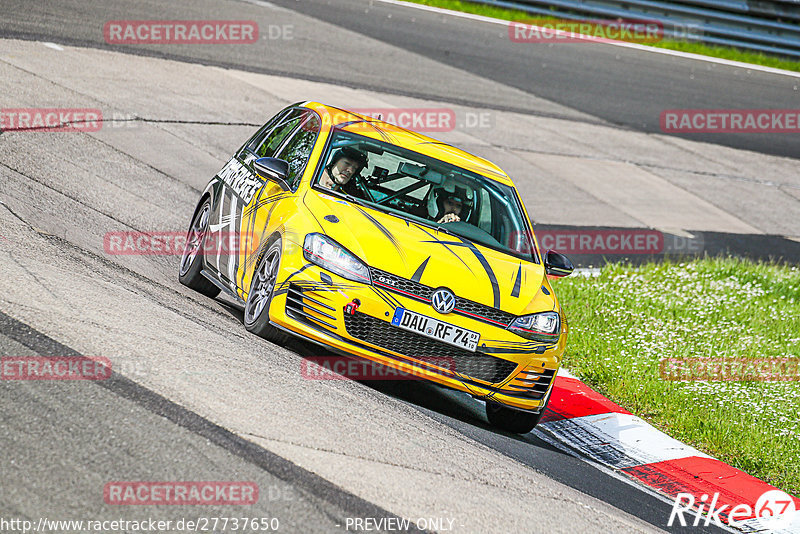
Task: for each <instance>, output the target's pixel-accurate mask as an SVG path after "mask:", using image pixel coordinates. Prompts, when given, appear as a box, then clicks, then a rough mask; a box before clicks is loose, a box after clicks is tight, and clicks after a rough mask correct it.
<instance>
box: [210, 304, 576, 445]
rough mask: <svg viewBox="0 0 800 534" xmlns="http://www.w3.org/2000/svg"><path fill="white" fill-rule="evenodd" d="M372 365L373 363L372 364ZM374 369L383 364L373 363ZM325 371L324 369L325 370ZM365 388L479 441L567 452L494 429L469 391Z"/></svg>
mask: <svg viewBox="0 0 800 534" xmlns="http://www.w3.org/2000/svg"><path fill="white" fill-rule="evenodd" d="M217 303H219V304H220V305H221V306H222V307H223V308H224V309H225V310H226V311H227V312H228V313H230V314H231V316H233V317H234V318H235V319H236V320H237V321H239V322H240V323H242V326H243V327H244V317H243V311H242V310H241V308H240V307H238V306H236V305H234V304H232V303H230V302H228V301H227V300H226V299H223V298H218V299H217ZM283 348H285V349H287V350H289V351H291V352H294V353H295V354H297V355H298V356H300V357H301V358H303V359H305V360H306V361H307V362H309V363H311V362H314V361H318V359H319V358H326V357H330V358H338V357H341V356H342V355H341V354H338V353H336V352H334V351H331V350H328V349H326V348H324V347H322V346H320V345H317V344H315V343H312V342H310V341H306V340H303V339H300V338H297V337H292V338H290V339H289V340H288V341H287V342H286V343H285V344H284V345H283ZM348 358H352V359H353V360H354V361H364V360H362V359H360V358H358V357H355V356H348ZM371 365H372V364H371ZM374 366H376V367H375V368H378V367H383V366H381V365H380V364H377V363H375V364H374ZM326 371H327V369H326ZM330 372H331V373H335V374H336V375H338V376H341V379H342V380H353V379H352V378H350V377H347V376H344V375H342V374H341V373H336V372H335V371H334V370H331V371H330ZM374 375H375V376H389V377H392V376H397V372H396V371H394V370H390V369H389V368H386V372H385V373H381V372H380V371H379V370H378V371H375V372H374ZM355 381H357V382H359V383H361V384H363V385H365V386H366V387H368V388H370V389H372V390H374V391H377V392H379V393H381V394H384V395H387V396H389V397H392V398H394V399H397V400H399V401H401V402H404V403H406V404H409V405H411V406H413V407H414V408H416V409H417V410H419V411H420V412H422V413H424V414H426V415H428V416H430V417H431V418H433V419H435V420H436V421H438V422H440V423H443V424H446V425H447V426H449V427H451V428H453V429H455V430H458V431H459V432H461V433H463V434H467V435H470V436H471V437H475V438H480V440H481V441H484V442H485V441H487V439H489V440H490V441H496V440H513V441H516V442H519V443H527V444H529V445H532V446H534V447H537V448H542V449H547V450H548V451H551V452H555V453H559V454H568V453H566V452H564V451H563V450H561V449H558V448H556V447H554V446H552V445H551V444H549V443H547V442H546V441H543V440H542V439H540V438H539V437H537V436H536V435H535V434H533V433H528V434H525V435H519V434H512V433H509V432H506V431H504V430H500V429H498V428H495V427H494V426H492V425H491V424H489V422H488V421H487V419H486V415H485V412H484V405H483V402H482V401H479V400H476V399H474V398H473V397H471V396H470V395H469V394H467V393H464V392H461V391H456V390H452V389H449V388H446V387H444V386H440V385H438V384H434V383H432V382H428V381H426V380H423V379H418V378H415V377H409V378H406V379H402V380H391V379H380V380H362V379H357V380H355Z"/></svg>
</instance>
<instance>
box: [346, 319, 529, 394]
mask: <svg viewBox="0 0 800 534" xmlns="http://www.w3.org/2000/svg"><path fill="white" fill-rule="evenodd" d="M344 326H345V328H346V329H347V333H348V334H350V335H351V336H353V337H354V338H357V339H361V340H363V341H367V342H369V343H372V344H373V345H376V346H379V347H383V348H385V349H388V350H391V351H393V352H397V353H399V354H403V355H406V356H410V357H412V358H417V359H419V360H422V361H426V360H427V361H429V362H430V363H432V364H433V365H437V366H439V367H443V368H445V369H449V370H451V371H455V372H457V373H459V374H462V375H466V376H468V377H471V378H475V379H478V380H483V381H484V382H488V383H490V384H498V383H500V382H502V381H503V380H505V379H506V378H507V377H508V375H510V374H511V373H512V372H513V371H514V369H516V367H517V364H516V363H514V362H511V361H508V360H504V359H502V358H496V357H494V356H490V355H488V354H484V353H483V352H470V351H468V350H465V349H460V348H458V347H454V346H452V345H448V344H447V343H443V342H441V341H437V340H435V339H430V338H427V337H425V336H423V335H420V334H416V333H414V332H408V331H405V330H401V329H400V328H397V327H396V326H392V325H391V323H389V322H387V321H382V320H381V319H376V318H375V317H371V316H369V315H365V314H363V313H360V312H356V314H355V315H348V314H345V316H344Z"/></svg>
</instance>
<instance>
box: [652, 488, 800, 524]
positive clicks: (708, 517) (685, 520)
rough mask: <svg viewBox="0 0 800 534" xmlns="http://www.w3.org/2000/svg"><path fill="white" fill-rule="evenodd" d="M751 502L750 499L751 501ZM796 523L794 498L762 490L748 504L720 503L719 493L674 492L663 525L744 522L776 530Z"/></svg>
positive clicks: (779, 492)
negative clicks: (673, 499) (754, 499)
mask: <svg viewBox="0 0 800 534" xmlns="http://www.w3.org/2000/svg"><path fill="white" fill-rule="evenodd" d="M751 502H752V501H751ZM795 522H798V523H800V517H798V514H797V505H796V504H795V499H794V498H793V497H792V496H791V495H789V494H788V493H785V492H783V491H781V490H769V491H767V492H764V493H763V494H762V495H761V496H760V497H759V498H758V500H756V503H755V506H751V505H750V504H721V503H720V494H719V493H714V494H713V495H711V496H709V495H708V494H703V495H701V496H700V498H699V499H695V496H694V495H693V494H691V493H678V495H677V496H676V497H675V502H673V504H672V511H671V512H670V514H669V521H668V522H667V526H668V527H671V526H673V525H675V526H677V525H680V526H682V527H686V526H692V527H708V526H710V525H716V526H718V527H722V528H724V527H734V528H739V529H741V528H742V527H745V526H747V525H749V526H751V527H753V529H755V530H757V531H759V532H761V531H763V530H767V531H780V530H782V529H786V528H788V527H790V526H798V527H800V524H797V525H793V524H794V523H795Z"/></svg>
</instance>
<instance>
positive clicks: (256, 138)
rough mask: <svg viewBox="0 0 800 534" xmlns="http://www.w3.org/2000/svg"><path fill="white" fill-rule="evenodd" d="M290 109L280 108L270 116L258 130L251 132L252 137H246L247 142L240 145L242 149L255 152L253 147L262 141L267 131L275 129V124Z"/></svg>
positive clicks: (267, 133)
mask: <svg viewBox="0 0 800 534" xmlns="http://www.w3.org/2000/svg"><path fill="white" fill-rule="evenodd" d="M290 112H291V111H290V110H286V109H282V110H281V111H279V112H278V113H277V114H276V115H275V116H274V117H272V118H271V119H270V120H269V121H267V123H266V124H265V125H264V126H262V127H261V128H259V129H258V131H257V132H256V133H255V134H253V137H251V138H250V139H248V141H247V143H245V145H244V146H243V147H242V149H243V150H244V149H247V150H249V151H251V152H255V149H256V148H257V147H258V146H260V145H261V143H262V142H263V141H264V138H265V137H266V136H267V135H269V133H270V132H271V131H272V130H274V129H275V126H276V125H277V124H278V123H279V122H280V121H281V119H282V118H283V117H285V116H286V115H287V114H288V113H290Z"/></svg>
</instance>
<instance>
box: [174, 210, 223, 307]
mask: <svg viewBox="0 0 800 534" xmlns="http://www.w3.org/2000/svg"><path fill="white" fill-rule="evenodd" d="M209 213H211V199H210V198H207V199H206V201H205V202H203V204H202V205H201V206H200V209H198V210H197V214H196V215H195V216H194V218H193V219H192V224H191V225H189V232H188V233H187V234H186V248H184V250H183V255H182V256H181V265H180V269H179V271H178V281H180V283H181V284H183V285H185V286H186V287H188V288H191V289H194V290H195V291H197V292H199V293H202V294H203V295H205V296H207V297H211V298H212V299H213V298H214V297H216V296H217V295H219V291H220V289H219V288H218V287H217V286H215V285H214V284H212V283H211V282H210V281H209V280H208V279H207V278H206V277H205V276H203V275H202V274H200V271H202V270H203V263H204V262H203V250H202V249H203V243H204V242H205V238H206V234H207V233H208V215H209Z"/></svg>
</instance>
